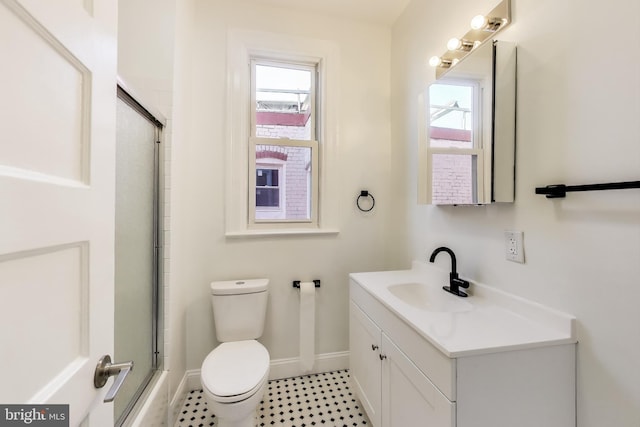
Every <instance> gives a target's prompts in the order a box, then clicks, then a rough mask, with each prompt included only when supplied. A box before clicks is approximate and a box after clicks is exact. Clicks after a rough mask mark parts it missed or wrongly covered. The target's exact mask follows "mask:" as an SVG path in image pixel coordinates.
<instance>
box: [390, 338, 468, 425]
mask: <svg viewBox="0 0 640 427" xmlns="http://www.w3.org/2000/svg"><path fill="white" fill-rule="evenodd" d="M381 354H382V357H383V359H384V360H383V361H382V396H383V399H382V427H394V426H395V427H398V426H402V427H416V426H424V427H455V423H456V418H455V410H456V404H455V403H454V402H451V401H449V399H447V397H446V396H445V395H443V394H442V393H440V391H439V390H438V389H437V388H436V386H434V385H433V384H432V383H431V381H429V378H427V377H426V376H425V375H424V374H423V373H422V371H420V370H419V369H418V368H417V367H416V365H414V364H413V362H411V360H409V358H408V357H407V356H406V355H405V354H404V353H403V352H402V351H401V350H400V349H399V348H398V347H397V346H396V345H395V344H394V343H393V342H392V341H391V340H390V339H389V338H388V337H387V336H386V335H385V334H384V333H383V334H382V353H381Z"/></svg>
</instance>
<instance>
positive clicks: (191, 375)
mask: <svg viewBox="0 0 640 427" xmlns="http://www.w3.org/2000/svg"><path fill="white" fill-rule="evenodd" d="M348 367H349V352H348V351H340V352H336V353H324V354H319V355H316V357H315V362H314V364H313V368H312V369H311V370H310V371H303V370H302V368H301V367H300V358H299V357H291V358H287V359H275V360H272V361H271V366H270V370H269V379H270V380H277V379H281V378H291V377H298V376H301V375H310V374H319V373H322V372H331V371H339V370H342V369H347V368H348ZM200 389H202V383H201V382H200V369H191V370H188V371H187V372H185V373H184V376H183V377H182V380H181V381H180V384H179V385H178V388H177V390H176V393H175V394H174V395H173V398H172V399H171V403H170V405H169V416H170V418H169V421H170V424H169V425H173V422H174V420H175V419H176V418H177V414H178V412H180V408H181V407H182V403H183V402H184V399H185V398H186V396H187V394H188V393H189V392H190V391H193V390H200Z"/></svg>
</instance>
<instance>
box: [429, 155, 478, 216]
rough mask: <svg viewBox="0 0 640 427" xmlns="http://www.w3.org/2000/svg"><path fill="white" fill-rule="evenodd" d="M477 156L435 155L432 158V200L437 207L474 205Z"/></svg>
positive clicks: (476, 200) (476, 197) (476, 198)
mask: <svg viewBox="0 0 640 427" xmlns="http://www.w3.org/2000/svg"><path fill="white" fill-rule="evenodd" d="M477 163H478V156H477V155H475V154H433V155H432V158H431V167H432V171H431V174H432V175H431V181H432V187H431V199H432V203H433V204H436V205H441V204H444V205H451V204H460V205H464V204H467V205H468V204H473V203H477V202H478V196H477V193H478V191H477V187H478V185H477V176H478V174H477Z"/></svg>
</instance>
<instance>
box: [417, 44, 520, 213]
mask: <svg viewBox="0 0 640 427" xmlns="http://www.w3.org/2000/svg"><path fill="white" fill-rule="evenodd" d="M421 104H423V105H421V110H422V111H421V117H422V121H423V123H422V124H421V125H420V127H421V135H420V138H421V150H422V152H421V156H420V157H421V173H420V176H421V179H422V180H423V181H424V182H421V183H420V185H419V188H420V192H421V193H422V194H421V195H420V196H421V197H420V201H421V202H423V203H427V204H435V205H485V204H490V203H496V202H513V201H514V191H515V105H516V46H515V44H514V43H509V42H505V41H496V40H488V41H486V42H485V43H483V44H481V45H480V46H478V47H476V48H474V49H473V50H472V51H471V52H470V53H469V54H468V55H466V56H465V57H464V58H463V59H461V60H460V61H459V62H458V63H457V64H455V65H453V66H451V68H450V69H449V70H447V71H446V72H445V73H443V74H442V75H441V76H440V77H439V78H438V79H437V80H436V81H435V82H434V83H432V84H431V85H430V86H429V87H428V89H427V90H426V91H425V93H424V94H423V95H422V96H421Z"/></svg>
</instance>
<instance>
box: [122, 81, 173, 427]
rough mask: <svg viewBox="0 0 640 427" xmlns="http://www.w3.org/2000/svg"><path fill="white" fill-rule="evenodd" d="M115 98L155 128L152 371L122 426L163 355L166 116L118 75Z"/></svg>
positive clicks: (128, 406)
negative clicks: (164, 150)
mask: <svg viewBox="0 0 640 427" xmlns="http://www.w3.org/2000/svg"><path fill="white" fill-rule="evenodd" d="M117 98H118V100H121V101H122V102H124V103H125V104H127V105H128V106H129V107H131V108H132V109H133V110H134V111H136V112H137V113H138V114H140V115H141V116H143V117H144V118H145V119H147V120H148V121H149V122H150V123H151V124H152V125H153V126H154V128H155V131H154V138H155V141H154V173H153V200H154V203H153V249H154V252H153V266H152V269H153V270H152V283H153V289H152V298H153V301H152V325H151V334H152V346H151V350H152V354H151V357H152V364H151V371H150V372H149V374H148V375H147V376H146V377H145V379H144V380H143V382H142V384H141V385H140V387H139V388H138V390H137V391H136V393H135V394H134V395H133V397H132V398H131V400H130V401H129V403H128V404H127V407H126V408H125V410H124V411H123V413H122V415H121V416H120V417H119V418H118V419H117V420H115V427H120V426H122V425H123V424H124V423H125V421H126V420H127V418H128V417H129V416H131V415H133V414H134V411H133V409H134V408H135V406H136V404H137V403H138V401H139V400H140V398H141V396H142V395H143V394H144V393H145V391H146V390H147V389H148V387H149V385H150V383H151V382H152V379H153V377H154V375H155V374H156V373H157V372H159V371H161V370H162V369H163V366H162V365H163V363H162V360H163V359H162V357H160V355H161V352H160V350H161V345H162V342H163V336H162V328H161V327H160V326H161V321H162V311H161V306H162V299H161V298H162V295H161V294H162V277H163V274H162V273H163V263H162V260H163V252H162V249H163V244H162V235H163V232H164V227H163V224H162V222H161V219H162V218H163V215H162V213H163V212H162V206H163V204H164V192H163V191H162V189H163V188H164V167H163V164H164V161H163V158H164V155H163V152H162V148H163V130H164V129H165V126H166V119H165V118H164V117H163V116H162V115H161V114H159V113H157V112H156V111H154V110H153V109H152V108H150V107H148V105H146V104H143V103H142V102H141V101H139V100H140V99H141V98H140V97H139V96H138V95H137V94H135V93H134V92H133V91H132V90H131V89H130V88H129V87H127V84H126V83H124V81H123V80H122V79H121V78H118V84H117Z"/></svg>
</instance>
